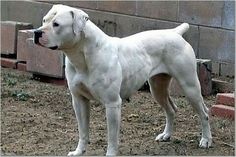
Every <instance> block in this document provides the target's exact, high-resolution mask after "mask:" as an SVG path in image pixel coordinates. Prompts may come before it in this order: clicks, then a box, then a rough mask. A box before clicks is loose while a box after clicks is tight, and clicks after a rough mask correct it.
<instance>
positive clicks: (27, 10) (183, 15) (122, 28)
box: [1, 1, 235, 76]
mask: <svg viewBox="0 0 236 157" xmlns="http://www.w3.org/2000/svg"><path fill="white" fill-rule="evenodd" d="M1 3H2V9H1V15H2V17H1V18H2V20H13V21H21V22H29V23H32V24H33V25H34V27H38V26H40V25H41V20H42V17H43V16H44V15H45V14H46V13H47V11H48V10H49V9H50V8H51V6H52V3H54V4H55V3H63V4H66V5H70V6H74V7H78V8H82V9H83V10H85V11H86V12H87V13H88V14H89V16H90V19H91V20H92V21H93V22H94V23H96V24H97V25H98V26H99V27H100V28H101V29H102V30H103V31H105V32H106V33H107V34H109V35H111V36H118V37H124V36H127V35H130V34H133V33H137V32H140V31H144V30H149V29H163V28H172V27H175V26H177V25H179V24H180V23H182V22H188V23H189V24H190V26H191V27H190V30H189V32H188V33H186V34H185V35H184V37H185V39H186V40H187V41H189V43H190V44H191V45H192V46H193V48H194V50H195V53H196V56H197V57H198V58H205V59H211V60H212V66H213V67H212V70H213V73H216V74H219V75H224V76H227V75H228V76H234V65H235V28H234V27H235V18H234V15H235V2H234V1H202V2H198V1H120V2H118V1H53V2H52V1H44V2H30V1H24V2H16V1H14V2H12V1H3V2H1Z"/></svg>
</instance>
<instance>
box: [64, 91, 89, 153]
mask: <svg viewBox="0 0 236 157" xmlns="http://www.w3.org/2000/svg"><path fill="white" fill-rule="evenodd" d="M72 103H73V108H74V111H75V115H76V118H77V121H78V129H79V143H78V146H77V148H76V149H75V151H72V152H69V153H68V156H73V155H83V153H85V151H86V147H87V144H88V142H89V115H90V114H89V113H90V104H89V101H88V100H87V99H86V98H84V97H81V96H73V94H72Z"/></svg>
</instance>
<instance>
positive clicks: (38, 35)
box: [34, 30, 43, 44]
mask: <svg viewBox="0 0 236 157" xmlns="http://www.w3.org/2000/svg"><path fill="white" fill-rule="evenodd" d="M42 34H43V31H41V30H36V31H34V43H35V44H38V43H39V38H41V37H42Z"/></svg>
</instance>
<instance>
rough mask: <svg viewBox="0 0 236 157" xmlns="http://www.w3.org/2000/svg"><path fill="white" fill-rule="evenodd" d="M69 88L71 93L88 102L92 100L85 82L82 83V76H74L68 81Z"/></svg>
mask: <svg viewBox="0 0 236 157" xmlns="http://www.w3.org/2000/svg"><path fill="white" fill-rule="evenodd" d="M69 88H70V90H71V92H72V93H76V94H79V95H81V96H83V97H85V98H87V99H89V100H94V97H93V95H92V94H91V92H90V90H89V88H88V86H87V85H86V81H84V78H83V76H81V75H78V74H75V75H74V76H73V77H71V78H70V80H69Z"/></svg>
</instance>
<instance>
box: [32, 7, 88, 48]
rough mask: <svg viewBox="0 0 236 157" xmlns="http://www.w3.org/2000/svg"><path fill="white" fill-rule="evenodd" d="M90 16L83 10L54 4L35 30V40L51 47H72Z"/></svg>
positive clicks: (79, 37)
mask: <svg viewBox="0 0 236 157" xmlns="http://www.w3.org/2000/svg"><path fill="white" fill-rule="evenodd" d="M88 18H89V17H88V15H87V14H86V13H85V12H83V11H82V10H79V9H76V8H72V7H69V6H65V5H60V4H59V5H54V6H53V7H52V8H51V10H50V11H49V12H48V13H47V15H46V16H44V18H43V24H42V26H41V27H40V28H38V29H36V30H35V31H34V42H35V43H36V44H38V45H41V46H43V47H47V48H50V49H60V50H63V49H70V48H72V47H73V46H74V44H75V43H77V42H78V41H79V40H80V39H81V34H82V31H83V29H84V27H85V25H86V22H87V21H88Z"/></svg>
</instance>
